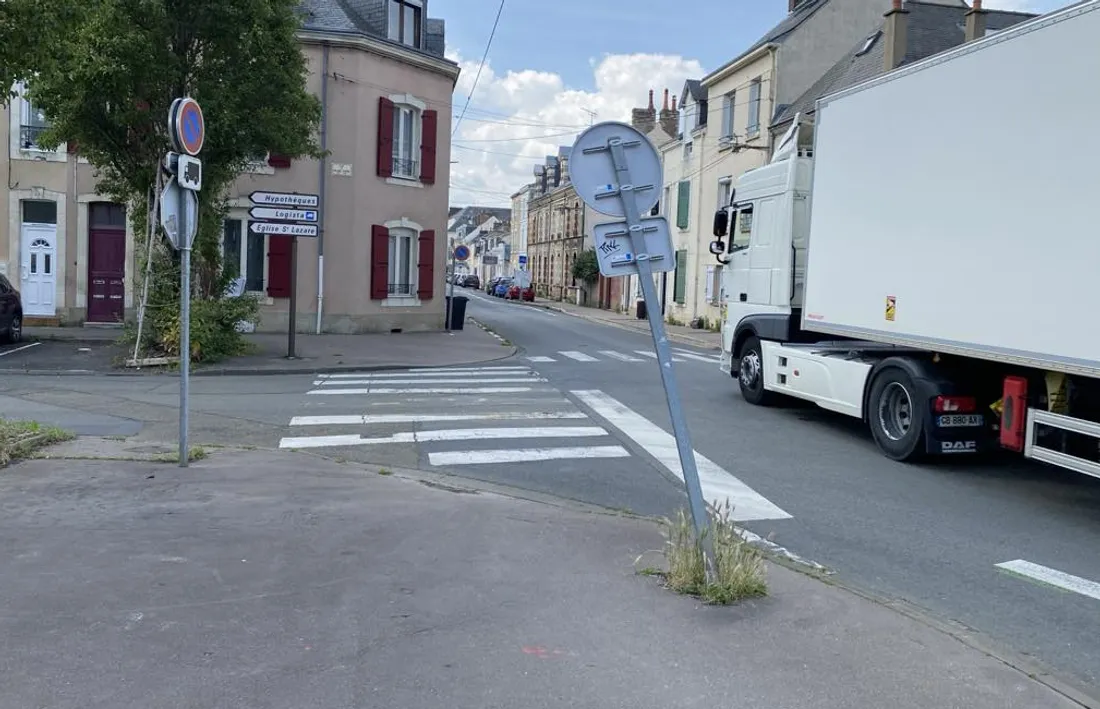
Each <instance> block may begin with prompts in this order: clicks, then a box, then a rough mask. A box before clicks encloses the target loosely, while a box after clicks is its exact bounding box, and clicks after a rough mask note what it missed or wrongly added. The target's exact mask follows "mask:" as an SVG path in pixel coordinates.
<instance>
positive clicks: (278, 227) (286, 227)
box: [248, 222, 317, 236]
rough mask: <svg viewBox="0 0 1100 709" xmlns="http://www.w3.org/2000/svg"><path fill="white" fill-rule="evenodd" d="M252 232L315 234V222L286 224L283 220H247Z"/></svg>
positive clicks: (293, 234) (286, 234)
mask: <svg viewBox="0 0 1100 709" xmlns="http://www.w3.org/2000/svg"><path fill="white" fill-rule="evenodd" d="M248 230H249V231H251V232H252V233H253V234H280V235H285V236H317V225H316V224H287V223H285V222H249V223H248Z"/></svg>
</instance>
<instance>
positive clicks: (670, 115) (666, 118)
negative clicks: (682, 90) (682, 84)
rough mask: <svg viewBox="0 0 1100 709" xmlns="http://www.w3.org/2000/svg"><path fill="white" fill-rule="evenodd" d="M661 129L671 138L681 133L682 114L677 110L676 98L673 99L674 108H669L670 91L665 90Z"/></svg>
mask: <svg viewBox="0 0 1100 709" xmlns="http://www.w3.org/2000/svg"><path fill="white" fill-rule="evenodd" d="M661 128H662V129H663V130H664V131H665V133H668V135H669V137H675V136H676V135H677V134H678V133H679V132H680V112H679V111H677V110H676V97H675V96H673V97H672V108H669V103H668V89H665V102H664V105H663V106H662V107H661Z"/></svg>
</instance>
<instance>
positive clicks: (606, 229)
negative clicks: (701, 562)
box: [569, 122, 713, 573]
mask: <svg viewBox="0 0 1100 709" xmlns="http://www.w3.org/2000/svg"><path fill="white" fill-rule="evenodd" d="M605 156H606V157H605ZM569 172H570V175H571V176H572V180H573V185H574V187H575V188H576V190H577V195H578V196H580V198H581V199H582V200H583V201H584V202H585V204H587V205H588V206H590V207H592V208H593V209H595V210H596V211H598V212H601V213H603V214H606V215H608V216H612V217H620V218H622V219H624V220H625V221H623V222H618V223H610V224H599V225H597V226H596V227H595V229H594V230H593V231H594V232H595V236H596V241H597V257H598V259H599V264H600V272H601V273H603V274H604V275H605V276H621V275H629V274H637V275H638V280H639V281H640V282H641V285H642V297H643V298H644V300H645V304H646V315H647V317H648V319H649V326H650V330H651V331H652V333H653V346H654V349H655V350H656V354H657V362H658V364H659V366H660V370H661V382H662V384H663V385H664V389H665V397H666V398H667V400H668V412H669V417H670V418H671V419H672V430H673V433H674V434H675V436H676V448H677V449H678V451H679V454H680V467H681V468H682V469H683V474H684V485H685V487H687V495H688V503H689V505H690V508H691V518H692V521H693V522H694V523H695V530H696V533H697V534H698V535H699V538H700V540H702V542H703V548H704V550H705V553H706V556H707V567H708V573H709V570H710V569H711V568H712V565H711V560H712V559H713V553H712V552H711V545H710V543H709V541H710V537H709V535H706V534H705V533H706V530H707V527H708V521H709V518H708V515H707V508H706V502H705V500H704V499H703V491H702V487H701V486H700V484H699V470H698V468H697V467H696V464H695V450H694V448H693V447H692V444H691V433H690V431H689V430H688V425H687V420H686V418H685V417H684V410H683V405H682V404H681V402H680V393H679V389H678V387H677V384H676V373H675V371H674V370H673V367H672V350H671V347H670V346H669V342H668V337H667V335H666V334H665V324H664V320H663V319H662V316H661V312H660V305H659V303H658V301H657V287H656V285H655V284H654V283H653V274H654V271H655V269H656V270H658V271H669V270H671V269H672V268H674V267H675V266H674V264H673V263H672V261H673V259H672V258H671V254H672V238H671V234H670V233H669V229H668V222H667V220H666V219H665V218H664V217H663V216H662V217H655V218H648V219H643V218H642V214H645V213H646V212H648V211H649V210H650V209H652V207H653V205H654V204H656V203H657V200H658V199H659V197H660V195H659V190H660V187H661V184H662V175H661V173H662V170H661V161H660V157H659V156H658V155H657V150H656V149H655V148H654V147H653V144H652V143H650V142H649V140H648V139H647V138H646V137H645V136H644V135H642V134H641V133H640V132H638V131H637V130H636V129H634V128H632V127H631V126H628V125H626V124H624V123H618V122H605V123H598V124H596V125H594V126H592V127H590V128H588V129H586V130H585V131H584V132H583V133H581V134H580V135H579V136H578V137H577V141H576V143H574V144H573V150H572V152H571V158H570V162H569ZM619 239H623V240H624V241H626V242H627V243H628V244H629V247H628V248H626V249H624V248H623V245H622V243H620V241H619Z"/></svg>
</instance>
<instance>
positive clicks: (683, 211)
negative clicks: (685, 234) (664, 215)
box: [676, 180, 691, 229]
mask: <svg viewBox="0 0 1100 709" xmlns="http://www.w3.org/2000/svg"><path fill="white" fill-rule="evenodd" d="M690 207H691V182H689V181H688V180H680V185H679V187H678V188H677V194H676V226H677V227H679V228H681V229H687V228H688V221H689V220H688V209H689V208H690Z"/></svg>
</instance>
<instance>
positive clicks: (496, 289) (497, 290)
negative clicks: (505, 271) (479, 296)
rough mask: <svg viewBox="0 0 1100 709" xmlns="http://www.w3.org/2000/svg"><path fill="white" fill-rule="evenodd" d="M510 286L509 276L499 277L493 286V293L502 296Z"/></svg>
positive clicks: (498, 296)
mask: <svg viewBox="0 0 1100 709" xmlns="http://www.w3.org/2000/svg"><path fill="white" fill-rule="evenodd" d="M511 287H512V279H511V278H501V279H500V280H499V281H497V284H496V285H495V286H493V295H494V296H496V297H497V298H503V297H504V296H505V295H507V294H508V289H509V288H511Z"/></svg>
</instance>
